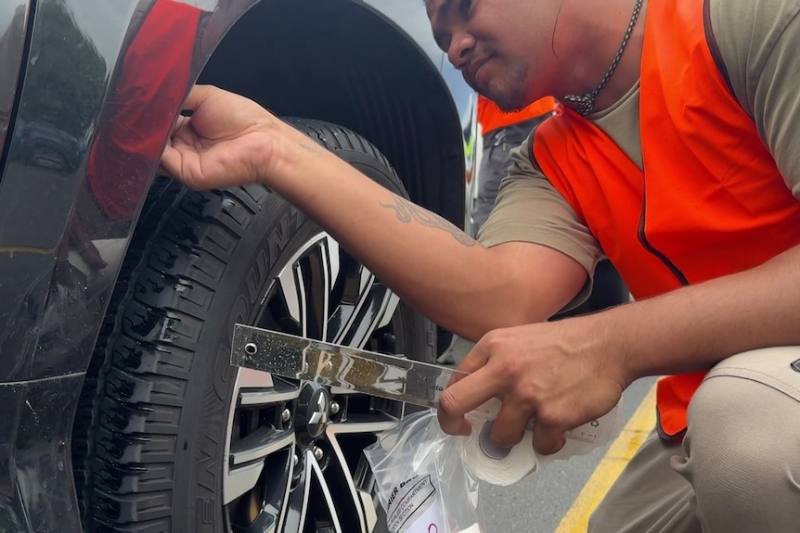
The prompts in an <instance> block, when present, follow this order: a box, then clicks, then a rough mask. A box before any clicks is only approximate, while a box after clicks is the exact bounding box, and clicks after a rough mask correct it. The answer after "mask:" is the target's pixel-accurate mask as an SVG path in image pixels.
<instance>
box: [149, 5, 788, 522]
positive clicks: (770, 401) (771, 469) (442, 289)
mask: <svg viewBox="0 0 800 533" xmlns="http://www.w3.org/2000/svg"><path fill="white" fill-rule="evenodd" d="M427 6H428V12H429V15H430V18H431V24H432V27H433V31H434V35H435V37H436V39H437V42H438V43H439V45H440V46H441V47H442V48H443V49H445V50H447V53H448V56H449V58H450V61H451V62H452V63H453V64H454V65H455V66H456V67H458V68H459V69H461V70H462V72H463V73H464V76H465V78H466V79H467V81H468V82H469V83H470V84H471V85H472V86H473V87H475V88H476V89H477V90H478V91H479V92H481V93H482V94H484V95H486V96H487V97H489V98H491V99H492V100H494V101H496V102H498V104H499V105H501V106H502V107H504V108H507V109H515V108H521V107H522V106H524V105H526V104H528V103H530V102H533V101H535V100H537V99H539V98H541V97H543V96H546V95H555V96H556V97H557V98H558V99H559V100H560V101H561V102H564V103H565V106H560V107H559V108H558V109H557V113H556V115H555V116H554V117H551V118H549V119H547V120H545V121H544V122H543V123H542V124H541V125H540V126H539V127H538V128H537V130H536V131H535V132H534V133H533V135H532V137H531V139H530V141H529V142H527V143H525V146H524V147H523V149H522V150H520V151H519V152H518V153H516V154H515V157H514V160H515V163H514V166H513V167H512V169H511V171H510V175H509V177H508V178H507V179H506V180H505V181H504V185H503V188H502V190H501V191H500V194H499V196H498V201H497V205H496V207H495V210H494V212H493V213H492V215H491V216H490V218H489V220H488V221H487V223H486V225H485V226H484V229H483V231H482V233H481V242H480V243H476V242H474V241H472V240H471V239H469V238H468V237H467V236H465V235H463V234H461V233H459V232H458V231H457V230H456V229H455V228H452V227H451V226H449V225H447V224H446V223H444V222H442V223H441V224H438V225H437V224H432V223H431V221H430V220H431V219H430V218H429V217H430V216H431V215H429V214H426V217H425V219H424V221H425V224H424V225H423V224H420V223H418V222H416V221H417V220H418V219H417V218H413V217H410V218H413V220H411V221H410V222H406V221H408V220H409V217H403V218H402V220H401V219H400V218H398V217H397V216H396V213H397V212H399V210H400V209H401V208H402V209H403V210H404V212H407V213H411V214H418V213H419V211H418V210H417V209H418V208H415V207H414V206H411V205H409V204H408V203H407V202H404V201H403V200H401V199H399V198H396V197H393V196H392V195H390V194H389V193H387V192H386V191H384V190H382V189H380V187H378V186H376V185H374V184H372V183H371V182H369V180H367V179H366V178H364V177H363V176H361V175H360V174H358V173H357V172H356V171H355V170H353V169H352V168H350V167H348V166H347V165H345V164H344V163H341V162H339V161H338V160H336V158H335V157H333V156H332V155H330V154H327V153H324V152H322V151H321V150H319V149H317V148H315V147H314V146H312V145H311V144H310V143H309V142H308V141H307V140H306V139H305V138H304V137H303V136H302V135H301V134H299V133H297V132H295V131H294V130H291V129H290V128H288V127H287V126H285V125H283V124H282V123H281V122H279V121H277V120H276V119H275V118H274V117H272V116H271V115H269V114H267V113H266V112H264V111H263V110H262V109H261V108H260V107H259V106H257V105H256V104H254V103H252V102H250V101H248V100H244V99H240V98H238V97H235V96H233V95H230V94H227V93H223V92H221V91H217V90H214V89H211V88H207V87H206V88H198V89H197V90H195V91H194V92H193V93H192V95H191V97H190V98H189V100H188V103H187V107H188V108H189V109H191V110H193V112H194V115H193V116H192V118H191V119H182V122H181V123H180V124H179V125H178V129H177V131H176V133H175V136H174V139H173V140H172V142H171V145H170V146H169V147H168V148H167V150H166V152H165V154H164V159H163V162H164V166H165V168H166V169H167V171H168V172H169V173H170V174H172V175H173V176H175V177H177V178H179V179H181V180H182V181H183V182H184V183H186V184H187V185H189V186H192V187H224V186H228V185H233V184H237V183H242V182H247V181H263V182H265V183H268V184H269V186H270V187H272V188H273V189H274V190H275V191H277V192H278V193H280V194H281V195H283V196H284V197H286V198H287V199H288V200H289V201H291V202H293V203H295V204H296V205H297V206H298V207H299V208H301V209H303V210H304V211H305V212H307V213H309V214H310V215H311V216H313V217H315V218H316V219H317V220H319V221H320V222H321V223H322V224H323V225H324V226H325V227H326V228H327V229H328V230H329V231H330V232H331V233H333V234H334V235H335V236H336V237H337V238H338V239H340V240H341V242H342V243H343V244H344V245H345V246H346V247H348V248H349V249H350V250H352V252H353V253H355V254H356V255H358V256H359V257H360V258H361V259H362V260H363V261H364V262H365V263H366V264H367V265H368V266H369V267H370V269H371V270H373V271H374V272H375V273H376V275H377V276H379V277H380V278H382V279H384V280H385V281H386V282H387V283H388V284H389V285H390V286H391V287H392V288H393V289H395V290H396V291H397V292H398V293H399V294H400V295H401V297H403V298H405V299H406V300H407V301H408V302H410V303H411V304H412V305H415V306H417V307H418V308H420V309H421V310H423V311H424V312H425V313H427V314H428V315H429V316H430V317H431V318H433V319H434V320H436V321H438V322H440V323H441V324H442V325H443V326H444V327H446V328H448V329H450V330H451V331H454V332H455V333H457V334H459V335H461V336H464V337H466V338H471V339H480V341H479V342H478V343H477V345H476V346H475V348H474V349H473V350H472V351H471V352H470V353H469V354H468V355H467V357H466V359H465V360H464V362H463V363H462V364H461V366H460V368H462V369H463V370H466V371H468V372H470V375H469V376H468V377H466V378H464V379H463V380H461V381H459V382H457V383H455V384H453V385H451V386H450V387H448V389H447V390H446V391H445V394H444V395H443V397H442V400H441V405H440V409H439V420H440V423H441V425H442V427H443V428H444V429H445V430H446V431H448V432H450V433H453V434H458V433H466V432H468V431H469V425H468V423H467V422H465V420H464V414H465V413H467V412H468V411H470V410H471V409H473V408H475V407H476V406H478V405H480V404H482V403H483V402H485V401H486V400H487V399H489V398H491V397H497V398H499V399H500V400H502V402H503V408H502V410H501V411H500V414H499V416H498V419H497V421H496V422H495V424H494V425H493V430H492V438H493V439H494V440H495V442H497V443H498V444H499V445H503V446H509V445H512V444H514V443H515V442H518V441H519V440H520V438H521V436H522V434H523V428H524V426H525V424H526V423H527V422H528V421H529V420H530V419H531V418H535V419H536V420H537V423H536V428H535V431H534V442H533V444H534V447H535V448H536V450H537V451H538V452H540V453H545V454H547V453H553V452H555V451H557V450H558V449H559V448H560V446H562V445H563V442H564V440H563V434H564V431H565V430H567V429H568V428H572V427H576V426H578V425H579V424H581V423H584V422H587V421H589V420H592V419H594V418H596V417H598V416H600V415H602V414H604V413H606V412H607V411H608V410H610V408H611V407H612V406H613V405H614V404H615V403H616V402H617V400H618V399H619V397H620V394H621V393H622V391H623V390H624V389H625V388H626V387H627V386H628V384H630V383H631V382H632V381H633V380H635V379H637V378H639V377H642V376H653V375H667V376H672V377H669V378H666V379H664V380H662V381H660V382H659V388H658V406H659V411H658V415H659V423H658V430H659V431H658V435H655V434H654V435H653V436H651V438H650V439H648V441H647V442H646V443H645V445H644V446H643V448H642V449H641V450H640V451H639V453H638V454H637V456H636V457H635V458H634V459H633V460H632V461H631V463H630V464H629V466H628V467H627V469H626V470H625V472H624V473H623V474H622V476H621V477H620V479H619V480H618V482H617V483H616V485H615V487H614V488H612V490H611V491H610V493H609V494H608V495H607V497H606V500H605V502H604V503H603V504H602V505H601V506H600V508H599V509H598V510H597V512H596V513H595V516H594V518H593V521H592V524H591V531H593V532H599V531H603V532H614V533H620V532H637V533H640V532H650V531H670V532H672V531H677V532H699V531H701V530H702V531H706V532H730V531H745V532H749V531H771V532H772V531H775V532H782V531H796V530H797V527H798V524H800V453H798V452H800V362H798V360H799V359H800V348H798V347H797V345H800V327H798V322H797V307H798V303H800V266H798V265H800V247H798V245H799V244H800V202H798V201H797V197H798V196H800V151H798V150H797V149H796V147H797V146H798V144H800V141H798V135H800V132H798V128H797V127H795V126H796V124H797V123H798V117H799V116H800V99H798V96H797V92H796V89H795V87H796V83H797V80H798V79H800V54H797V53H796V50H797V49H798V45H799V44H800V33H799V32H800V17H798V16H797V14H798V11H800V3H798V2H797V1H796V0H725V1H722V0H707V1H706V2H704V1H702V0H648V2H647V3H646V4H645V3H643V2H640V1H637V0H558V1H556V0H553V1H549V0H541V1H538V2H532V1H529V2H519V1H517V0H428V3H427ZM579 112H580V113H582V114H583V115H581V114H579ZM331 198H333V199H334V200H335V201H330V200H331ZM353 205H358V209H353ZM420 218H421V217H420ZM364 220H369V224H364V223H363V221H364ZM386 235H391V236H392V239H391V244H390V245H387V244H386V242H385V241H386ZM453 237H456V238H453ZM421 243H424V244H421ZM600 250H602V252H603V253H605V254H606V255H608V256H609V257H610V258H611V260H612V261H613V262H614V263H615V266H616V267H617V268H618V270H619V271H620V273H621V274H622V276H623V278H624V279H625V281H626V283H627V284H628V286H629V288H630V289H631V291H632V293H633V295H634V296H635V297H636V298H637V299H638V301H636V302H634V303H631V304H628V305H623V306H619V307H616V308H613V309H610V310H608V311H604V312H600V313H596V314H593V315H589V316H581V317H577V318H571V319H566V320H561V321H557V322H551V323H546V322H543V320H545V319H546V318H547V317H549V316H551V315H553V314H554V313H556V312H558V311H559V310H561V309H562V308H565V307H569V306H571V305H575V304H576V303H577V302H578V301H580V298H581V295H582V294H585V293H586V291H587V289H588V287H589V286H590V279H591V274H592V272H593V268H594V265H595V264H596V262H597V260H598V258H599V257H600V255H601V253H600ZM467 264H468V265H470V268H469V272H467V271H465V270H464V269H463V268H462V267H461V265H467ZM410 265H414V268H410V267H409V266H410ZM476 274H477V275H476ZM709 370H710V372H709V373H708V374H707V375H706V377H705V380H704V379H703V376H704V374H703V373H704V372H707V371H709ZM690 400H691V408H690V410H689V413H688V420H687V415H686V407H687V404H688V403H689V401H690ZM681 442H682V446H681V445H680V443H681Z"/></svg>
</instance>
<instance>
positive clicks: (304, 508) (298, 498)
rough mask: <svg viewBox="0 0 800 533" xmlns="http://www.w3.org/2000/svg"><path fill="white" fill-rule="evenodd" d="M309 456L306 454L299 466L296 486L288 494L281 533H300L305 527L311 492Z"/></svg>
mask: <svg viewBox="0 0 800 533" xmlns="http://www.w3.org/2000/svg"><path fill="white" fill-rule="evenodd" d="M310 455H311V454H310V452H309V453H307V454H306V457H305V458H304V459H303V463H304V464H303V465H300V472H299V476H298V477H297V481H296V486H295V487H294V489H292V491H291V492H290V493H289V500H288V502H287V505H286V518H285V520H284V523H283V530H282V533H300V532H301V531H303V528H304V527H305V523H306V519H307V515H308V499H309V495H310V492H311V480H310V475H309V471H308V467H307V465H308V462H309V460H308V457H309V456H310Z"/></svg>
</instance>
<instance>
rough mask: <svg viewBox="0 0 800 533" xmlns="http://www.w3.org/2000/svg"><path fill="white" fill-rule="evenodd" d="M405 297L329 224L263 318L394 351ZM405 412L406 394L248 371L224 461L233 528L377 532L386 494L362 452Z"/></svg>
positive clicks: (279, 281) (276, 287)
mask: <svg viewBox="0 0 800 533" xmlns="http://www.w3.org/2000/svg"><path fill="white" fill-rule="evenodd" d="M398 303H399V299H398V298H397V296H396V295H394V294H393V293H392V292H391V291H389V290H388V288H386V287H385V286H384V285H383V284H381V283H380V282H379V281H378V280H377V279H376V278H375V277H374V275H372V273H371V272H369V271H368V270H367V269H366V268H365V267H364V266H363V265H361V264H360V263H358V262H357V261H356V260H355V259H353V258H352V257H351V256H350V255H349V254H347V253H346V252H345V251H344V250H343V249H341V247H340V246H339V244H338V243H337V242H336V241H335V240H334V239H333V238H331V237H330V236H329V235H328V234H327V233H324V232H321V233H319V234H317V235H315V236H314V237H312V238H311V239H309V240H307V241H306V242H305V244H304V245H303V247H302V248H301V249H300V250H299V251H298V252H296V253H295V254H294V255H293V256H292V258H291V259H290V260H289V261H288V262H287V263H286V265H285V266H284V267H283V269H282V270H281V271H280V272H279V273H278V275H276V276H275V277H274V278H273V280H272V281H271V283H270V284H269V288H268V290H267V291H266V293H265V295H264V298H263V300H262V306H261V307H262V313H261V316H260V317H259V319H258V320H257V321H256V324H257V325H258V326H260V327H265V328H268V329H277V330H280V331H285V332H287V333H292V334H296V335H302V336H308V337H311V338H317V339H325V340H326V341H328V342H334V343H337V344H345V345H349V346H358V347H365V346H366V347H368V348H369V349H371V350H376V351H384V352H386V353H391V352H392V348H393V346H392V345H393V339H394V337H393V333H394V332H393V331H392V327H393V326H394V321H393V317H394V316H395V313H396V309H397V306H398ZM402 413H403V405H402V403H400V402H396V401H390V400H383V399H379V398H371V397H367V396H363V395H355V394H351V393H347V392H345V391H342V390H336V389H334V390H330V389H327V388H323V387H321V386H320V385H317V384H313V383H309V382H301V381H297V380H289V379H284V378H280V377H278V376H271V375H270V374H267V373H264V372H257V371H254V370H250V369H239V370H238V375H237V379H236V385H235V388H234V396H233V400H232V402H231V412H230V415H229V418H228V429H227V433H226V442H225V462H224V465H223V487H222V493H223V503H224V506H225V513H224V514H225V517H226V518H227V520H228V528H227V529H228V531H232V532H233V533H240V532H242V533H243V532H247V533H256V532H258V533H290V532H291V533H295V532H296V533H301V532H302V533H345V532H347V533H351V532H362V533H369V532H372V531H373V530H374V528H375V524H376V523H377V504H376V501H377V500H376V499H375V497H374V493H373V490H374V481H373V480H372V476H371V473H370V471H369V467H368V465H367V464H366V460H365V459H364V456H363V454H361V450H363V448H364V447H366V446H367V445H368V444H370V443H371V442H374V440H375V434H377V433H379V432H381V431H385V430H387V429H390V428H392V427H394V425H395V424H396V423H397V421H398V419H399V418H400V417H401V416H402Z"/></svg>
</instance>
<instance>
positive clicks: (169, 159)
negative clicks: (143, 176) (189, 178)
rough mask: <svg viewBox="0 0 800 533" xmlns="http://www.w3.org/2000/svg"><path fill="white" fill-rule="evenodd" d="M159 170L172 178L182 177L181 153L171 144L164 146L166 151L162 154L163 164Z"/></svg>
mask: <svg viewBox="0 0 800 533" xmlns="http://www.w3.org/2000/svg"><path fill="white" fill-rule="evenodd" d="M158 170H159V172H161V173H163V174H165V175H167V176H169V177H171V178H174V179H179V178H180V175H181V154H179V153H178V151H177V150H176V149H175V148H173V147H172V146H170V145H169V144H168V145H167V146H166V148H164V153H163V154H162V155H161V165H160V166H159V167H158Z"/></svg>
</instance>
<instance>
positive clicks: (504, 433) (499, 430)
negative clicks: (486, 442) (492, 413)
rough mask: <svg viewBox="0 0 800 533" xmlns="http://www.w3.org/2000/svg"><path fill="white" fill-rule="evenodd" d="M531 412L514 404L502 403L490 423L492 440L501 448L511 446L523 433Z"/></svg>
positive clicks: (519, 439)
mask: <svg viewBox="0 0 800 533" xmlns="http://www.w3.org/2000/svg"><path fill="white" fill-rule="evenodd" d="M532 417H533V413H531V412H529V411H526V410H524V409H520V408H519V407H517V406H516V405H513V404H510V405H505V404H504V405H503V408H502V409H500V412H499V413H498V414H497V418H496V419H495V420H494V423H493V424H492V433H491V437H492V442H494V443H495V444H497V445H498V446H500V447H501V448H511V447H512V446H514V445H515V444H517V443H518V442H519V441H521V440H522V437H523V436H524V435H525V428H526V426H527V425H528V422H529V421H530V419H531V418H532Z"/></svg>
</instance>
